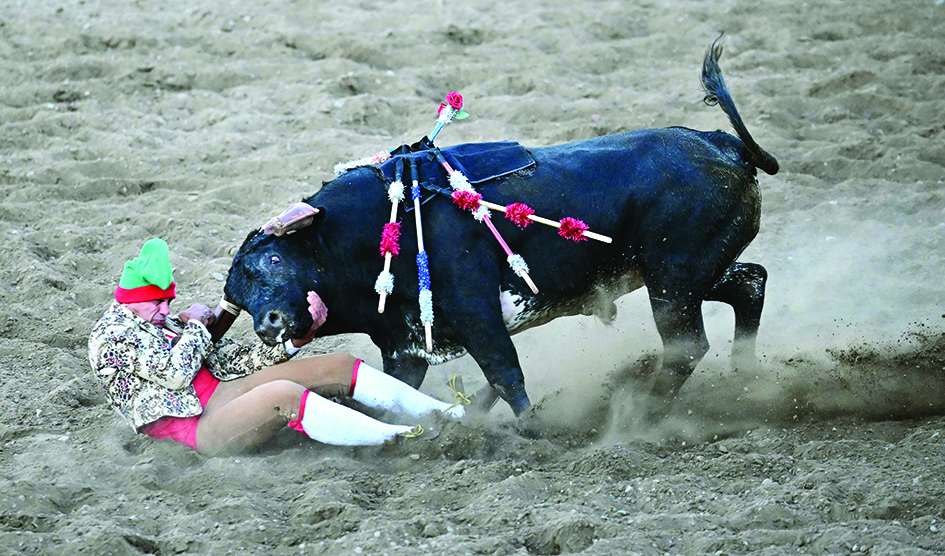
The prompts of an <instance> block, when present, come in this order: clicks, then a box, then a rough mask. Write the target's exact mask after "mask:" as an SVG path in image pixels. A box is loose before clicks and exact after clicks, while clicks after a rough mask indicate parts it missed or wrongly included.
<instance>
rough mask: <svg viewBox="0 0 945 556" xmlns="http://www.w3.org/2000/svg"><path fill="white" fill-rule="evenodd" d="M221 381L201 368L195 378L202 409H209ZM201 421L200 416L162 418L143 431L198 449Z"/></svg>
mask: <svg viewBox="0 0 945 556" xmlns="http://www.w3.org/2000/svg"><path fill="white" fill-rule="evenodd" d="M218 384H220V381H219V380H217V379H216V378H214V377H213V375H212V374H210V371H208V370H207V368H206V367H201V368H200V370H199V371H197V376H195V377H194V389H195V390H196V391H197V397H198V398H200V407H207V402H208V401H210V396H212V395H213V392H214V390H216V389H217V385H218ZM198 421H200V415H194V416H193V417H170V416H167V417H161V418H160V419H158V420H157V421H155V422H153V423H150V424H148V425H145V427H144V428H143V429H141V433H142V434H146V435H148V436H152V437H154V438H158V439H165V438H169V439H171V440H174V441H176V442H180V443H181V444H183V445H184V446H189V447H191V448H193V449H194V450H196V449H197V422H198Z"/></svg>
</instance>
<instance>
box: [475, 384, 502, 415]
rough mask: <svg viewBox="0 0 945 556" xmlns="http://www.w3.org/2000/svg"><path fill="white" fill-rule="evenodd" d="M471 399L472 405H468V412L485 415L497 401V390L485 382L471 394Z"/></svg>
mask: <svg viewBox="0 0 945 556" xmlns="http://www.w3.org/2000/svg"><path fill="white" fill-rule="evenodd" d="M472 401H473V403H472V405H470V406H469V410H470V413H474V414H480V415H485V414H486V413H489V411H491V410H492V408H493V407H495V404H496V402H497V401H499V391H498V390H496V389H495V388H493V387H492V386H490V385H489V384H486V385H485V386H483V387H482V388H480V389H479V391H478V392H476V393H475V394H474V395H473V396H472Z"/></svg>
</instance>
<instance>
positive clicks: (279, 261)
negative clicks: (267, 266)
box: [269, 255, 282, 264]
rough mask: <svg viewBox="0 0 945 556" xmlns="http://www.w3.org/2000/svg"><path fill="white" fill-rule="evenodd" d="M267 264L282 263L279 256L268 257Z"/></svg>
mask: <svg viewBox="0 0 945 556" xmlns="http://www.w3.org/2000/svg"><path fill="white" fill-rule="evenodd" d="M269 262H270V263H271V264H279V263H281V262H282V259H280V258H279V255H273V256H272V257H269Z"/></svg>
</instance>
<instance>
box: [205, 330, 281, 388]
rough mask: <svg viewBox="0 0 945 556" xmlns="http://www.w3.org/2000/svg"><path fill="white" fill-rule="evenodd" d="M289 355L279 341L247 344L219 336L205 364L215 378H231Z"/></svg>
mask: <svg viewBox="0 0 945 556" xmlns="http://www.w3.org/2000/svg"><path fill="white" fill-rule="evenodd" d="M291 357H292V356H291V355H289V354H288V353H286V350H285V346H284V345H283V344H281V343H279V344H277V345H275V346H272V347H270V346H267V345H265V344H263V343H262V342H256V343H253V344H251V345H247V344H241V343H239V342H235V341H233V340H230V339H227V338H221V339H220V340H218V341H217V343H216V344H214V346H213V350H212V351H211V352H210V353H209V354H208V355H207V359H206V365H207V369H208V370H209V371H210V373H211V374H213V376H215V377H216V378H218V379H220V380H233V379H234V378H240V377H243V376H246V375H250V374H252V373H255V372H256V371H259V370H261V369H264V368H266V367H271V366H272V365H275V364H277V363H282V362H283V361H288V360H289V359H290V358H291Z"/></svg>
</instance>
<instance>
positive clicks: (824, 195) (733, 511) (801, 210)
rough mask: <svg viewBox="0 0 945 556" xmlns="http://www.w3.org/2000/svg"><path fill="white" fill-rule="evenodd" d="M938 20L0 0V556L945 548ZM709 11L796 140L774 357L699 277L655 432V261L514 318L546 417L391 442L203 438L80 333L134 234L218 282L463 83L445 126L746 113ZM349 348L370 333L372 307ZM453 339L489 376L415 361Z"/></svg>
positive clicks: (594, 131) (534, 137) (491, 130)
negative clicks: (693, 332)
mask: <svg viewBox="0 0 945 556" xmlns="http://www.w3.org/2000/svg"><path fill="white" fill-rule="evenodd" d="M943 21H945V5H943V3H942V0H902V1H899V2H890V1H886V0H861V1H858V2H830V1H826V0H809V1H801V0H791V1H789V0H760V1H755V2H752V1H747V0H721V1H718V2H704V1H695V0H682V1H679V2H654V1H643V2H618V1H586V2H573V1H563V0H545V1H541V2H521V3H519V2H496V1H490V0H469V1H465V2H456V3H447V2H443V1H442V0H441V1H433V0H418V1H412V2H408V1H405V0H393V1H391V2H376V1H373V0H365V1H362V2H318V1H314V0H271V1H267V0H263V1H262V2H246V1H236V0H233V1H223V2H207V1H188V2H184V1H180V0H171V1H167V2H145V1H134V2H132V1H120V0H61V1H53V2H38V1H33V2H28V1H26V0H0V238H2V240H0V261H2V262H0V376H2V381H0V556H6V555H13V554H51V555H52V554H55V555H62V554H89V555H111V554H115V555H137V554H161V555H167V554H267V555H268V554H274V555H288V554H389V555H391V556H394V555H407V554H410V555H413V554H437V555H440V554H443V555H463V554H496V555H506V554H508V555H511V554H516V555H523V556H524V555H529V554H594V555H626V554H643V555H663V554H673V555H675V554H686V555H698V554H764V555H783V554H802V553H805V554H872V555H878V554H888V555H925V554H929V555H931V554H943V553H945V536H943V535H945V533H943V529H945V482H943V479H942V477H943V474H945V435H943V434H942V430H943V425H945V335H943V330H945V314H943V313H945V303H943V300H945V279H943V277H942V272H943V269H945V264H943V263H945V198H943V191H945V189H943V185H942V180H943V179H945V117H943V113H945V50H943V44H945V23H943ZM721 31H724V32H725V37H724V46H725V55H724V56H723V57H722V60H721V65H722V69H723V71H724V74H725V78H726V81H727V83H728V85H729V88H730V89H731V91H732V94H733V96H734V97H735V100H736V103H737V104H738V108H739V110H740V112H741V114H742V116H743V118H744V120H745V122H746V124H747V126H748V127H749V129H750V131H751V132H752V134H753V135H754V137H755V139H756V140H757V141H758V142H759V143H760V144H761V145H762V146H763V147H764V148H765V149H767V150H768V151H770V152H771V153H773V154H774V155H775V156H776V157H777V158H778V159H779V161H780V163H781V168H782V170H781V172H780V173H778V174H777V175H776V176H767V175H762V176H760V183H761V187H762V190H763V192H764V215H763V217H762V228H761V233H760V234H759V236H758V238H757V239H756V240H755V241H754V243H753V244H752V245H751V246H750V247H749V248H748V249H747V250H746V252H745V253H744V254H743V256H742V257H741V260H745V261H752V262H757V263H761V264H763V265H765V266H766V267H767V269H768V272H769V274H770V281H769V283H768V297H767V302H766V307H765V314H764V318H763V321H762V329H761V334H760V338H759V352H760V355H761V357H762V370H761V371H759V372H758V373H735V372H732V371H730V370H729V365H728V350H729V346H730V340H731V336H732V326H733V318H732V315H731V310H730V309H729V308H728V307H727V306H722V305H719V304H712V303H707V304H706V305H705V307H704V310H705V315H706V322H707V328H708V333H709V338H710V341H711V342H712V346H713V347H712V351H710V353H709V355H708V356H707V357H706V359H705V360H704V361H703V363H702V364H701V365H700V367H699V369H698V370H697V371H696V373H695V374H694V375H693V377H692V379H691V380H690V381H689V382H688V383H687V384H686V386H685V387H684V389H683V391H682V392H681V399H680V403H679V404H678V405H677V407H676V410H675V412H674V413H673V415H672V416H670V418H668V419H667V420H666V421H665V422H664V423H663V424H662V425H661V426H660V427H657V428H656V429H655V430H651V431H649V432H648V433H647V434H642V433H640V432H639V428H638V427H636V426H634V424H635V423H636V422H637V421H638V417H639V415H638V409H639V400H640V397H641V395H642V394H643V392H644V391H645V384H646V380H647V378H648V377H649V371H650V370H651V369H652V365H653V362H654V361H655V360H657V358H658V357H659V353H660V343H659V339H658V336H657V335H656V332H655V328H654V325H653V322H652V317H651V315H650V312H649V307H648V304H647V302H646V297H645V295H644V294H643V293H642V292H636V293H634V294H631V295H628V296H626V297H624V298H622V299H621V300H620V301H619V302H618V306H619V309H620V313H619V315H618V317H617V320H616V322H615V323H614V324H613V325H612V326H605V325H603V324H602V323H600V322H599V321H597V320H595V319H593V318H589V317H588V318H584V317H574V318H568V319H561V320H559V321H556V322H554V323H552V324H550V325H547V326H545V327H542V328H539V329H534V330H531V331H528V332H526V333H524V334H521V335H519V336H517V337H516V340H515V341H516V345H517V347H518V351H519V354H520V356H521V359H522V364H523V367H524V371H525V375H526V380H527V385H528V388H529V391H530V393H531V397H532V399H533V400H534V401H536V402H540V403H539V407H538V409H537V415H538V417H539V418H540V419H541V420H542V421H543V422H544V424H545V426H546V428H547V430H548V435H547V437H546V438H544V439H541V440H527V439H525V438H522V437H520V436H519V435H517V434H516V433H515V432H514V427H513V417H512V415H511V412H509V411H508V408H507V407H505V406H504V405H503V404H501V403H500V405H499V406H497V408H496V409H495V410H494V411H493V412H492V413H491V414H490V415H489V416H487V417H485V418H479V419H468V420H466V421H464V422H461V423H457V424H453V425H447V426H445V427H443V428H442V429H441V430H439V434H438V435H433V434H431V435H427V437H425V438H424V437H421V438H420V439H416V440H410V441H405V442H403V443H400V444H396V445H390V446H385V447H382V448H372V449H337V448H327V447H325V446H321V445H318V444H316V443H314V442H311V441H307V440H306V439H304V438H302V437H301V436H300V435H298V434H297V433H294V432H293V431H288V430H287V431H285V433H284V434H283V435H280V436H279V438H277V439H276V441H274V442H273V444H272V445H271V446H269V447H267V448H266V449H264V450H263V451H261V452H260V453H256V454H252V455H246V456H241V457H228V458H216V459H208V458H205V457H202V456H199V455H197V454H195V453H193V452H191V451H188V450H187V449H185V448H183V447H181V446H179V445H177V444H174V443H170V442H159V441H155V440H152V439H150V438H148V437H143V436H138V435H135V434H134V433H133V431H132V430H131V429H130V427H129V426H128V425H126V424H125V423H124V422H122V421H121V420H120V419H119V417H118V415H117V414H116V413H115V412H113V411H112V410H111V409H110V408H109V406H108V405H107V404H106V402H105V398H104V395H103V394H102V392H101V389H100V387H99V386H98V384H97V383H96V381H95V379H94V377H93V376H92V375H91V373H90V367H89V362H88V359H87V347H86V342H87V338H88V333H89V330H90V328H91V326H92V324H93V323H94V322H95V321H96V320H97V319H98V318H99V316H100V315H101V313H102V312H103V311H104V309H105V308H106V306H107V305H108V303H109V300H110V299H111V296H112V293H113V292H114V288H115V286H116V284H117V279H118V277H119V274H120V271H121V267H122V264H123V263H124V261H126V260H128V259H129V258H131V257H133V256H135V255H136V254H137V251H138V249H139V248H140V246H141V244H142V243H143V242H144V241H145V240H147V239H149V238H151V237H154V236H161V237H163V238H165V239H166V240H167V241H168V243H169V244H170V245H171V250H172V254H171V256H172V262H173V263H174V265H175V267H176V276H177V280H178V283H179V288H180V290H181V291H182V295H181V296H180V297H179V298H178V301H177V303H176V306H177V308H178V309H181V308H183V307H186V306H187V305H189V304H190V303H193V302H203V303H206V304H211V305H212V304H215V303H216V301H217V300H218V299H219V297H220V294H221V291H222V286H223V282H222V280H223V278H224V275H225V273H226V271H227V269H228V268H229V264H230V261H231V258H232V255H233V253H234V252H235V250H236V248H237V247H238V246H239V244H240V243H241V241H242V239H243V238H244V237H245V235H246V233H247V232H248V231H249V230H251V229H253V228H254V227H257V226H259V225H261V224H262V223H263V222H265V220H266V219H268V218H269V217H270V216H272V215H274V214H276V213H277V212H279V211H280V210H281V209H282V208H284V207H285V206H287V205H288V204H289V203H292V202H295V201H298V200H299V199H301V198H302V197H303V196H306V195H308V194H311V193H313V192H314V191H316V190H317V188H318V187H319V186H320V184H321V183H322V182H323V181H325V180H327V179H330V177H331V169H332V167H333V166H334V164H336V163H338V162H342V161H346V160H349V159H352V158H356V157H361V156H365V155H368V154H371V153H373V152H376V151H377V150H379V149H382V148H390V147H394V146H397V145H400V144H403V143H410V142H413V141H416V140H417V139H419V138H420V137H422V136H423V135H424V134H427V133H429V132H430V130H431V129H432V125H433V122H434V119H435V110H436V107H437V105H438V103H439V102H440V101H441V100H442V98H443V95H444V94H445V93H447V92H449V91H454V90H455V91H460V92H461V93H462V94H463V95H464V97H465V98H466V110H467V111H468V112H469V113H470V114H471V117H470V118H468V119H466V120H463V121H458V122H455V123H453V124H452V125H450V126H449V127H448V128H447V129H446V130H445V131H444V132H443V133H442V134H441V136H440V138H438V140H437V142H438V144H440V145H441V146H446V145H449V144H454V143H459V142H475V141H498V140H515V141H519V142H521V143H522V144H524V145H526V146H529V147H532V146H544V145H550V144H555V143H560V142H564V141H570V140H576V139H584V138H589V137H594V136H598V135H603V134H608V133H615V132H620V131H624V130H630V129H635V128H646V127H662V126H671V125H681V126H687V127H692V128H697V129H704V130H712V129H724V130H729V129H730V127H729V124H728V122H727V121H726V119H725V117H724V115H723V113H722V112H721V110H719V109H718V108H712V107H706V106H704V105H703V104H702V103H701V99H702V95H701V90H700V86H699V81H698V73H699V70H700V65H701V61H702V56H703V53H704V51H705V48H706V47H707V46H708V45H709V44H710V43H711V42H712V40H713V39H715V38H716V37H717V36H718V34H719V32H721ZM574 212H575V214H576V215H577V216H580V214H579V213H580V211H579V207H575V210H574ZM381 224H382V223H379V224H378V230H380V226H381ZM230 334H232V335H234V336H236V337H242V338H245V339H246V340H249V341H252V340H253V339H254V336H253V334H252V332H251V329H250V327H249V318H248V317H246V316H243V317H241V318H240V320H239V321H238V322H237V325H236V326H235V327H234V329H233V330H232V331H231V332H230ZM332 348H340V349H346V350H349V351H352V352H353V353H356V354H358V355H360V356H363V357H365V358H366V359H367V360H368V361H369V362H371V363H373V364H374V365H379V364H380V356H379V353H378V351H377V350H376V348H374V347H373V346H372V345H371V344H370V342H369V341H368V340H367V338H366V337H363V336H360V335H352V336H350V337H339V338H334V339H332V340H331V341H329V342H326V343H323V344H322V349H332ZM310 349H312V348H306V350H310ZM453 373H459V374H460V375H461V376H462V377H463V378H464V381H465V383H466V387H467V389H468V390H470V391H475V389H477V388H478V387H479V386H480V385H482V384H483V380H484V379H483V378H482V375H481V373H480V372H479V371H478V369H477V368H476V366H475V364H474V363H473V362H472V361H471V360H470V359H469V358H468V357H466V358H461V359H458V360H456V361H453V362H450V363H447V364H444V365H441V366H438V367H433V368H432V369H431V371H430V373H429V374H428V375H427V380H426V382H425V383H424V385H423V390H424V391H427V392H429V393H431V394H433V395H436V396H440V397H444V398H446V397H448V396H449V394H450V393H449V390H448V389H447V387H446V385H445V382H446V380H447V377H449V376H450V375H451V374H453Z"/></svg>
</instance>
